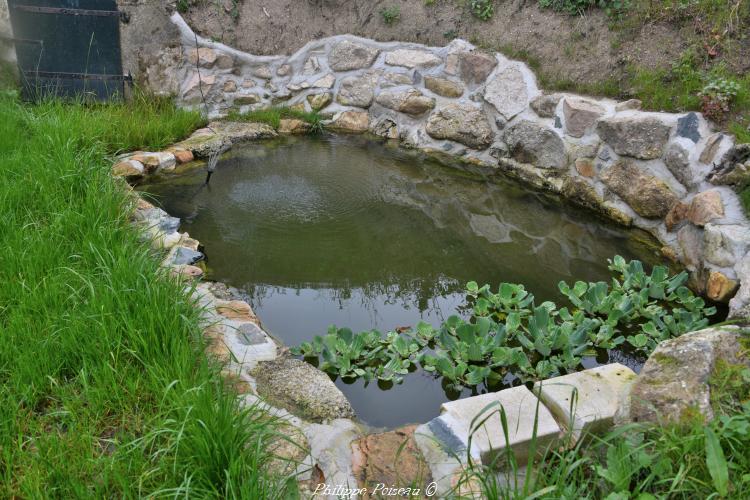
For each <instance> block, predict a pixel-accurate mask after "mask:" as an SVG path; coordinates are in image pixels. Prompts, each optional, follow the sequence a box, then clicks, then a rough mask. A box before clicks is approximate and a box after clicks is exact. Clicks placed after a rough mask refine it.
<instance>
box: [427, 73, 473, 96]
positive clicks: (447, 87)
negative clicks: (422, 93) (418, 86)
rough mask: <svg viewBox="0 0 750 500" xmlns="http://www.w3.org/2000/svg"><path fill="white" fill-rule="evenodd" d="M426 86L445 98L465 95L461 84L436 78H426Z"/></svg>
mask: <svg viewBox="0 0 750 500" xmlns="http://www.w3.org/2000/svg"><path fill="white" fill-rule="evenodd" d="M424 86H425V87H426V88H427V89H428V90H431V91H432V92H435V93H436V94H437V95H441V96H443V97H461V96H462V95H463V93H464V87H463V85H461V84H460V83H457V82H453V81H451V80H448V79H446V78H438V77H436V76H425V77H424Z"/></svg>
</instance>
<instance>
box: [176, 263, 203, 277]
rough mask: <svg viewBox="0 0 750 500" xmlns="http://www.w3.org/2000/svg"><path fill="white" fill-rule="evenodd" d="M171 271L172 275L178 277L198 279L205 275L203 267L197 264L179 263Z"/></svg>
mask: <svg viewBox="0 0 750 500" xmlns="http://www.w3.org/2000/svg"><path fill="white" fill-rule="evenodd" d="M169 271H170V273H172V276H177V277H180V276H181V277H183V278H188V279H198V278H200V277H201V276H203V269H201V268H200V267H196V266H189V265H184V264H183V265H179V266H173V267H172V268H170V270H169Z"/></svg>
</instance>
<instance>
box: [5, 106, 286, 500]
mask: <svg viewBox="0 0 750 500" xmlns="http://www.w3.org/2000/svg"><path fill="white" fill-rule="evenodd" d="M201 123H202V119H201V117H200V116H199V115H197V114H193V113H188V112H183V111H179V110H176V109H174V107H172V105H171V104H170V103H169V102H168V101H164V100H154V99H150V98H148V97H147V96H143V95H139V96H137V97H136V99H135V100H134V102H132V103H129V104H114V105H91V106H85V105H81V104H62V103H60V102H54V101H49V102H45V103H42V104H39V105H34V106H31V105H23V104H21V103H19V102H18V101H17V100H16V98H15V97H14V96H13V95H12V94H8V93H5V94H2V95H0V497H2V498H12V497H16V498H89V497H94V498H110V497H117V498H122V497H126V498H132V497H140V496H150V495H154V496H181V497H199V498H211V497H214V498H224V497H235V498H272V497H274V496H278V495H280V494H282V493H281V492H282V491H283V489H282V488H280V487H279V484H278V481H277V479H275V478H273V477H271V476H269V475H268V474H266V473H265V472H264V469H263V464H264V463H265V462H266V461H267V460H268V452H267V451H266V449H267V448H266V446H267V444H268V442H269V440H270V439H272V437H273V432H274V431H273V425H271V424H270V423H269V420H268V418H267V417H265V416H264V415H262V414H261V413H260V412H259V411H258V410H256V409H241V408H240V407H239V405H238V402H237V398H236V395H235V394H234V393H232V392H231V391H230V390H228V389H226V388H225V387H224V385H223V383H222V382H221V379H220V378H219V373H218V372H219V367H218V366H215V365H214V364H213V362H212V361H210V360H209V359H208V358H207V357H206V356H205V355H204V343H203V340H202V336H201V331H200V329H199V327H198V312H197V310H196V308H195V307H194V304H193V303H191V301H190V299H188V298H187V297H186V295H184V292H183V288H182V285H180V284H178V283H177V282H175V281H174V280H172V279H169V278H167V277H166V276H165V275H164V274H165V273H163V272H161V271H160V270H159V266H158V259H157V258H155V257H156V256H155V255H154V253H153V251H151V250H149V249H148V248H147V246H146V245H145V244H144V243H143V242H141V241H139V237H138V234H137V232H136V230H135V229H134V228H133V227H132V226H131V225H130V223H129V221H128V217H127V213H128V209H129V207H130V205H131V203H132V201H131V200H130V199H129V197H128V196H127V195H126V194H125V192H124V190H123V189H122V188H121V187H118V186H117V185H116V183H115V182H114V181H113V180H112V179H111V178H110V176H109V167H110V165H111V158H110V157H109V155H110V154H112V153H115V152H117V151H121V150H131V149H152V150H153V149H156V148H159V147H162V146H165V145H167V144H169V143H171V142H173V141H175V140H177V139H179V138H180V137H183V136H185V135H186V134H188V133H189V132H190V131H191V130H192V129H194V128H195V127H197V126H199V125H200V124H201Z"/></svg>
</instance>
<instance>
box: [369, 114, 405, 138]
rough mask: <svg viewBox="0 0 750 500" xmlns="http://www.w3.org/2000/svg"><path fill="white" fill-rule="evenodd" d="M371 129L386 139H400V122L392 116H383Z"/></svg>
mask: <svg viewBox="0 0 750 500" xmlns="http://www.w3.org/2000/svg"><path fill="white" fill-rule="evenodd" d="M370 131H371V132H372V133H373V134H375V135H377V136H379V137H383V138H385V139H398V124H397V123H396V122H395V121H393V120H391V119H390V118H381V119H380V120H378V121H377V123H375V124H374V125H373V126H372V128H371V129H370Z"/></svg>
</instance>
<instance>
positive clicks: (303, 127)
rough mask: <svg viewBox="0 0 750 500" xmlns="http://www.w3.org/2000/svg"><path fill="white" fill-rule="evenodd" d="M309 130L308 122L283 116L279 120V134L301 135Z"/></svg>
mask: <svg viewBox="0 0 750 500" xmlns="http://www.w3.org/2000/svg"><path fill="white" fill-rule="evenodd" d="M309 131H310V124H309V123H307V122H305V121H302V120H298V119H296V118H283V119H281V120H280V121H279V133H280V134H293V135H302V134H307V133H308V132H309Z"/></svg>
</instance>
